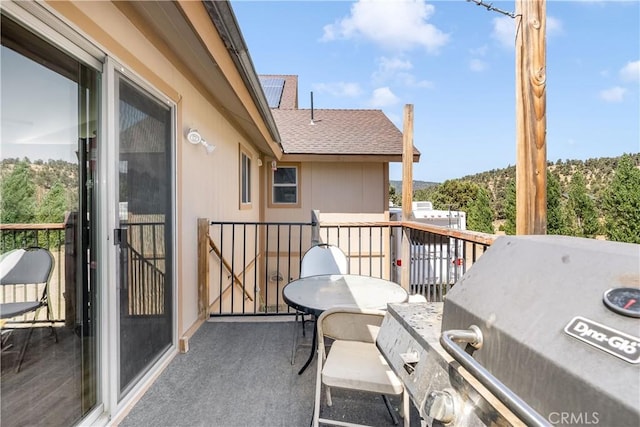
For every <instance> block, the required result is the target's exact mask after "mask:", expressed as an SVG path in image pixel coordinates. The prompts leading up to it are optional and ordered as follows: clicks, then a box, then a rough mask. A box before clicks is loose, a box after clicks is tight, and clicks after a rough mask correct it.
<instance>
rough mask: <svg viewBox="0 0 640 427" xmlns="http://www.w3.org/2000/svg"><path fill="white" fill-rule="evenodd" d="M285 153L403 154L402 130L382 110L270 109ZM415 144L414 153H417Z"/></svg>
mask: <svg viewBox="0 0 640 427" xmlns="http://www.w3.org/2000/svg"><path fill="white" fill-rule="evenodd" d="M271 113H272V114H273V118H274V119H275V121H276V124H277V125H278V131H279V132H280V138H281V144H282V148H283V150H284V152H285V154H333V155H335V154H339V155H349V154H353V155H383V156H402V151H403V139H402V133H401V132H400V131H399V130H398V128H397V127H396V126H395V125H394V124H393V123H392V122H391V121H390V120H389V119H388V118H387V116H386V115H385V114H384V113H383V112H382V111H381V110H327V109H319V110H318V109H316V110H313V121H311V110H309V109H302V110H283V109H272V110H271ZM419 154H420V153H419V151H417V150H416V149H415V148H414V156H416V155H418V156H419Z"/></svg>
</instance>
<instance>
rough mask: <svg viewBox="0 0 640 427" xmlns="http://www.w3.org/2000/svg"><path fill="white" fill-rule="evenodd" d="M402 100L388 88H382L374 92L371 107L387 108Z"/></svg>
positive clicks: (370, 102)
mask: <svg viewBox="0 0 640 427" xmlns="http://www.w3.org/2000/svg"><path fill="white" fill-rule="evenodd" d="M399 101H400V99H399V98H398V97H397V96H396V95H395V94H394V93H393V92H392V91H391V89H389V88H388V87H386V86H385V87H380V88H378V89H375V90H374V91H373V94H372V95H371V100H370V101H369V105H370V106H372V107H378V108H381V107H387V106H390V105H395V104H397V103H398V102H399Z"/></svg>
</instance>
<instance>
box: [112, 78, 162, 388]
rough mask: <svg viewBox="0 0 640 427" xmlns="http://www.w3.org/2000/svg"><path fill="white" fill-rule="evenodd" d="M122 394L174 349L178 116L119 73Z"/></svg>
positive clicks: (116, 232) (118, 240)
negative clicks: (174, 180)
mask: <svg viewBox="0 0 640 427" xmlns="http://www.w3.org/2000/svg"><path fill="white" fill-rule="evenodd" d="M115 79H116V82H115V90H116V96H115V100H116V106H115V110H116V115H117V118H116V121H115V122H116V126H117V127H118V129H117V136H118V142H117V153H118V154H117V165H118V173H117V177H118V178H117V179H118V185H117V188H116V192H117V193H118V194H117V197H116V200H117V201H118V218H117V219H116V224H117V226H116V229H115V230H114V238H115V243H116V244H117V252H118V256H117V262H118V270H119V271H118V277H117V280H118V285H117V292H118V297H117V302H118V305H119V307H118V315H119V319H118V320H119V340H120V342H119V393H120V397H122V396H124V395H125V394H126V393H127V391H129V389H130V388H131V387H132V386H133V385H134V384H135V383H136V380H137V379H138V378H139V377H140V376H141V375H144V374H145V373H146V372H147V371H148V370H149V368H150V367H151V366H152V365H153V363H154V362H155V361H157V360H158V358H159V357H160V356H161V355H162V354H163V353H164V352H165V351H166V350H167V349H169V347H170V346H171V344H172V342H173V312H172V302H173V291H172V289H173V284H172V265H173V263H172V259H173V254H172V247H173V235H172V233H171V230H172V221H173V215H172V176H173V160H172V159H173V157H172V141H173V119H172V118H173V111H172V108H171V107H170V106H168V105H167V104H166V103H163V102H161V101H160V100H158V99H157V98H156V97H154V96H153V95H152V94H151V93H150V92H148V91H146V90H144V89H142V88H141V87H140V86H137V85H136V84H134V83H133V82H132V81H130V80H128V79H127V78H126V77H125V76H123V75H121V74H118V73H116V76H115Z"/></svg>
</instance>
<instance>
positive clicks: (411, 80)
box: [396, 73, 434, 89]
mask: <svg viewBox="0 0 640 427" xmlns="http://www.w3.org/2000/svg"><path fill="white" fill-rule="evenodd" d="M396 79H397V81H398V82H399V83H400V84H402V85H404V86H408V87H413V88H424V89H431V88H433V87H434V84H433V82H432V81H430V80H417V79H416V77H415V76H414V75H413V74H409V73H398V75H397V76H396Z"/></svg>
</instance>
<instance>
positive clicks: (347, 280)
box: [282, 274, 409, 374]
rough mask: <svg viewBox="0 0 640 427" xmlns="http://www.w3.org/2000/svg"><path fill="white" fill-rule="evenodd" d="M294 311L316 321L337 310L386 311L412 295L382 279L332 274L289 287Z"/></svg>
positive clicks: (287, 298) (286, 293)
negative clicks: (356, 308) (391, 304)
mask: <svg viewBox="0 0 640 427" xmlns="http://www.w3.org/2000/svg"><path fill="white" fill-rule="evenodd" d="M282 296H283V299H284V301H285V302H286V303H287V305H289V306H290V307H293V308H295V309H296V310H298V311H301V312H303V313H305V314H310V315H312V316H314V317H316V318H317V317H318V316H320V314H322V312H323V311H325V310H327V309H329V308H333V307H340V306H343V307H345V306H346V307H359V308H362V309H378V310H384V309H386V308H387V304H389V303H400V302H405V301H406V300H407V299H408V297H409V295H408V293H407V291H405V290H404V289H403V288H402V287H400V285H398V284H397V283H394V282H391V281H389V280H385V279H380V278H378V277H371V276H361V275H357V274H328V275H320V276H309V277H303V278H300V279H298V280H294V281H292V282H290V283H289V284H287V285H286V286H285V287H284V288H283V290H282ZM316 338H317V330H316V326H315V323H314V327H313V341H312V343H311V354H310V355H309V358H308V360H307V362H306V363H305V364H304V366H303V367H302V369H300V372H298V373H299V374H302V373H303V372H304V371H305V369H306V368H307V366H309V364H310V363H311V361H312V360H313V356H314V355H315V348H316V344H317V343H316Z"/></svg>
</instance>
